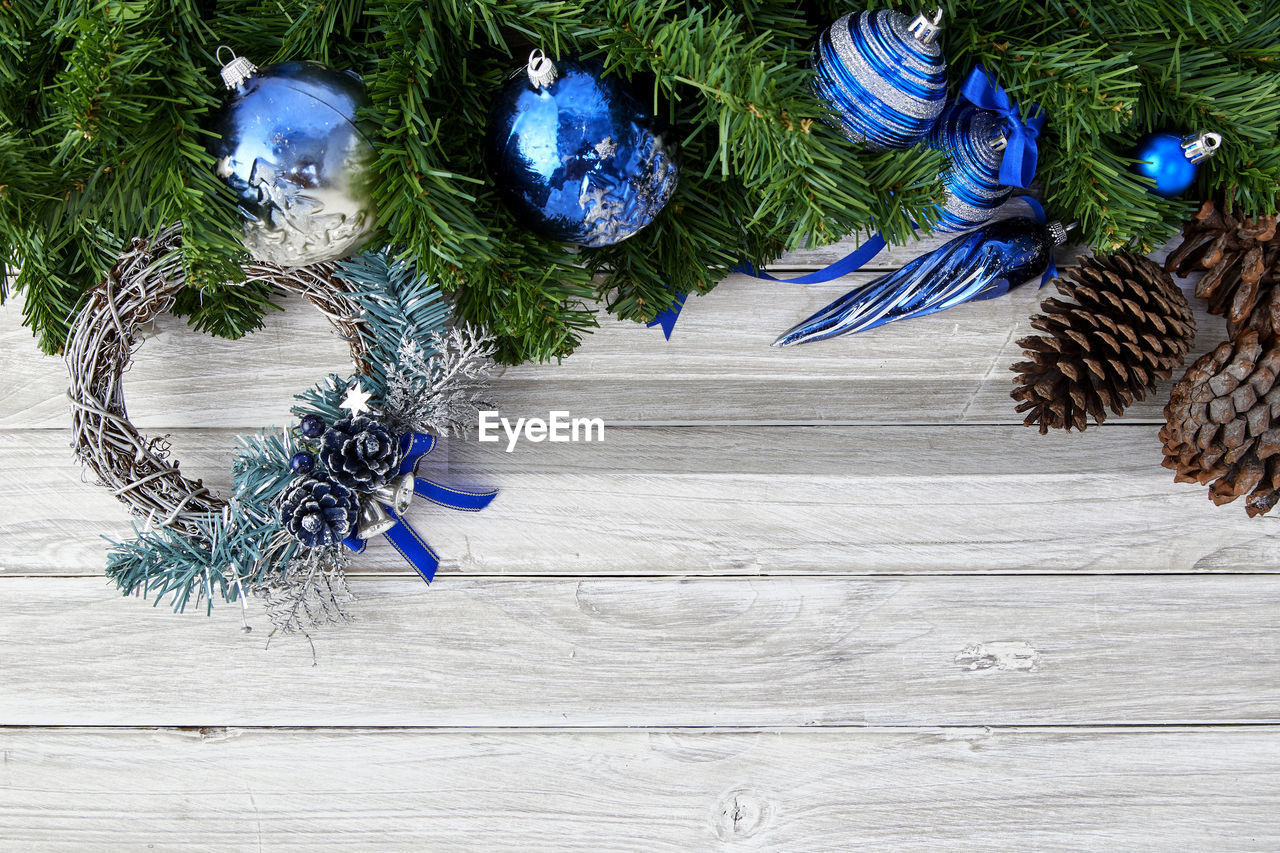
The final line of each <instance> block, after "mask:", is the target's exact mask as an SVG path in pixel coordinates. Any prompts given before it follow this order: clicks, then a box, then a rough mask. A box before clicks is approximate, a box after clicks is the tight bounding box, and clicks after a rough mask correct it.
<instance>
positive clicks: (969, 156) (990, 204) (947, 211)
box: [929, 102, 1013, 231]
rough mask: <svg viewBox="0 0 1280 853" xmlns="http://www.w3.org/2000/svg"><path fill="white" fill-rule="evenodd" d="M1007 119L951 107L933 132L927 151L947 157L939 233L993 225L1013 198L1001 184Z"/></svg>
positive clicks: (970, 107) (969, 106)
mask: <svg viewBox="0 0 1280 853" xmlns="http://www.w3.org/2000/svg"><path fill="white" fill-rule="evenodd" d="M1003 131H1004V119H1002V118H1001V117H1000V116H999V115H997V114H996V113H994V112H992V111H990V110H984V109H982V108H980V107H975V106H973V105H972V104H964V103H958V102H953V103H951V104H949V105H948V106H947V108H946V109H945V110H943V111H942V115H941V116H939V117H938V123H937V124H935V125H934V126H933V130H932V131H930V132H929V146H930V147H932V148H938V149H941V150H943V151H947V152H949V154H948V157H949V163H948V168H947V171H946V172H944V173H943V175H942V185H943V186H944V187H945V188H946V190H947V200H946V201H945V202H943V204H941V205H940V206H939V208H938V230H939V231H967V230H969V229H970V228H976V227H978V226H979V225H981V224H982V223H984V222H986V221H987V220H989V219H990V218H991V216H992V214H994V213H995V212H996V208H998V207H1000V206H1001V205H1002V204H1004V203H1005V202H1006V201H1008V200H1009V196H1010V195H1012V194H1013V188H1012V187H1006V186H1004V185H1002V184H1001V183H1000V164H1001V163H1002V162H1004V153H1003V151H1004V145H1005V142H1006V141H1007V140H1006V139H1005V135H1004V132H1003Z"/></svg>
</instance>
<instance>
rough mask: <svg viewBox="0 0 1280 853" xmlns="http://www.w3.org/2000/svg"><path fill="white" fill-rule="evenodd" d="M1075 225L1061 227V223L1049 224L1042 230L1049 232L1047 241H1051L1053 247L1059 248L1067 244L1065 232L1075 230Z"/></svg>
mask: <svg viewBox="0 0 1280 853" xmlns="http://www.w3.org/2000/svg"><path fill="white" fill-rule="evenodd" d="M1075 227H1076V224H1075V223H1074V222H1072V223H1071V224H1070V225H1063V224H1062V223H1061V222H1056V221H1055V222H1050V223H1049V224H1048V225H1046V226H1045V227H1044V228H1045V230H1046V231H1048V232H1049V239H1050V240H1052V241H1053V245H1055V246H1061V245H1062V244H1063V243H1065V242H1067V232H1068V231H1070V230H1071V229H1072V228H1075Z"/></svg>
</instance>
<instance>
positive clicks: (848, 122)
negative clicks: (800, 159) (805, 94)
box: [814, 9, 947, 150]
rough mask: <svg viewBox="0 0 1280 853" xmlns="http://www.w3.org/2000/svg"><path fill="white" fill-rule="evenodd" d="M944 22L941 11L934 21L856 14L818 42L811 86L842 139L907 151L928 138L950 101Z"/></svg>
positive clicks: (878, 13) (885, 12)
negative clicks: (940, 41)
mask: <svg viewBox="0 0 1280 853" xmlns="http://www.w3.org/2000/svg"><path fill="white" fill-rule="evenodd" d="M941 20H942V13H941V12H940V11H939V12H938V13H937V14H935V15H934V18H933V20H930V19H928V18H926V17H925V16H923V15H918V16H917V17H916V18H915V19H914V20H912V19H911V18H908V17H907V16H906V15H904V14H902V13H901V12H893V11H890V10H887V9H879V10H876V11H871V12H853V13H850V14H848V15H845V16H844V17H842V18H840V19H839V20H837V21H836V22H835V23H834V24H832V25H831V26H830V27H829V28H827V30H826V31H825V32H823V33H822V35H821V36H819V38H818V44H817V47H816V48H815V49H814V70H815V71H816V72H817V76H816V78H815V80H814V87H815V89H816V91H817V93H818V96H819V97H821V98H822V99H823V100H824V101H826V102H827V104H828V105H829V106H830V107H831V108H832V109H833V110H834V111H835V113H836V115H837V116H838V118H839V129H840V131H841V132H843V133H844V135H845V136H847V137H849V138H850V139H851V140H853V141H854V142H856V143H859V144H865V145H866V146H867V147H868V148H871V149H873V150H885V149H891V148H910V147H911V146H913V145H915V144H916V143H917V142H919V141H920V140H921V139H923V138H924V137H925V135H926V134H927V133H928V132H929V130H930V128H932V127H933V124H934V122H935V121H937V118H938V115H939V114H940V113H941V112H942V108H943V106H944V105H945V104H946V101H947V78H946V73H947V64H946V60H944V59H943V57H942V48H941V46H940V45H939V44H938V41H937V38H938V32H939V29H940V28H939V22H940V21H941Z"/></svg>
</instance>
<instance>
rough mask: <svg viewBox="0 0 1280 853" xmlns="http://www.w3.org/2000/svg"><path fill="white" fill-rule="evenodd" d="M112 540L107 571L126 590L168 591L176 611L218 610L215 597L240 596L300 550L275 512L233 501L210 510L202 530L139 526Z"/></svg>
mask: <svg viewBox="0 0 1280 853" xmlns="http://www.w3.org/2000/svg"><path fill="white" fill-rule="evenodd" d="M134 534H135V535H134V538H133V539H130V540H128V541H126V542H111V545H112V548H111V550H110V552H109V553H108V554H107V577H109V578H111V579H112V580H113V581H115V583H116V585H117V586H118V587H119V588H120V590H121V591H122V592H124V593H125V594H126V595H138V596H141V597H143V598H147V597H153V598H154V603H155V604H157V605H158V604H159V603H160V602H161V601H163V600H164V599H165V598H166V597H167V598H168V599H169V600H170V603H171V604H172V606H173V609H174V610H175V611H178V612H181V611H183V610H185V609H186V607H187V605H188V604H190V603H192V602H193V601H194V603H196V604H200V603H201V602H203V603H204V606H205V610H206V612H211V611H212V610H213V603H214V599H215V597H216V598H220V599H222V600H224V601H236V600H238V599H239V598H240V597H241V596H243V595H244V594H245V593H246V592H247V591H248V590H250V589H252V588H254V587H257V586H260V585H262V584H264V583H266V582H267V581H268V580H269V579H270V578H272V577H275V576H276V575H278V574H279V573H281V572H283V571H284V570H285V568H286V567H287V566H288V563H289V561H290V560H291V559H292V558H293V557H294V555H295V554H296V553H297V551H298V545H297V542H296V541H295V540H294V539H293V538H292V537H290V536H289V535H288V534H287V533H285V532H284V531H283V528H282V527H281V525H280V521H279V519H278V518H277V517H276V515H275V513H274V512H270V511H268V510H265V509H253V508H251V507H249V506H246V505H244V504H239V503H235V502H233V503H232V504H231V506H229V507H228V508H227V510H226V511H224V512H223V513H221V514H218V515H213V516H210V517H209V519H208V520H207V523H206V532H205V534H204V535H202V536H198V537H196V536H188V535H184V534H182V533H180V532H176V531H174V530H172V529H170V528H166V527H161V528H157V529H154V530H152V529H145V528H144V529H139V528H138V527H137V526H136V525H135V527H134Z"/></svg>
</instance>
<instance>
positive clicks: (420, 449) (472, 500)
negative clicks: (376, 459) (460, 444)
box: [342, 432, 498, 583]
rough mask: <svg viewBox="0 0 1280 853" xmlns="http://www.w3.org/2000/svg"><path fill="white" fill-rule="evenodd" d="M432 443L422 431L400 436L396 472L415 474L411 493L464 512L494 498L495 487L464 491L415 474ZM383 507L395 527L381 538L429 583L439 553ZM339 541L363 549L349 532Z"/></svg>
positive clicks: (391, 511)
mask: <svg viewBox="0 0 1280 853" xmlns="http://www.w3.org/2000/svg"><path fill="white" fill-rule="evenodd" d="M435 446H436V439H435V436H431V435H426V434H425V433H421V432H411V433H406V434H404V435H402V436H400V453H401V459H400V470H399V472H398V473H399V474H401V475H403V474H413V475H414V480H413V493H414V494H415V495H418V496H420V497H423V498H426V499H427V500H429V501H431V502H432V503H434V504H439V505H440V506H443V507H448V508H449V509H457V510H462V511H463V512H479V511H480V510H482V509H484V508H485V507H487V506H488V505H489V504H490V503H492V502H493V499H494V497H495V496H496V495H497V494H498V490H497V489H493V490H491V491H487V492H467V491H462V490H460V489H451V488H449V487H448V486H442V485H440V484H439V483H436V482H433V481H431V480H426V479H420V478H419V477H418V476H417V473H418V465H419V464H421V462H422V458H423V457H424V456H426V455H427V454H429V453H430V452H431V451H432V450H434V449H435ZM382 507H383V509H385V510H386V511H387V514H388V515H390V516H391V517H392V518H394V519H395V520H396V525H395V527H392V528H391V529H390V530H388V531H387V532H386V533H384V534H382V535H383V538H385V539H386V540H387V541H388V542H390V543H391V546H392V547H393V548H395V549H396V550H397V551H399V552H400V556H402V557H404V558H405V560H407V561H408V562H409V564H410V565H411V566H413V567H414V569H416V570H417V572H418V574H420V575H422V579H423V580H424V581H426V582H427V583H431V580H432V579H433V578H434V577H435V576H436V569H437V568H439V566H440V557H439V556H438V555H437V554H436V552H435V551H433V550H432V549H431V546H430V545H428V544H427V541H426V540H425V539H423V538H422V537H421V536H420V535H418V531H416V530H414V529H413V527H412V526H411V525H410V524H409V522H407V521H405V519H404V516H402V515H400V514H399V513H398V512H396V511H395V509H394V508H392V507H390V506H388V505H386V504H383V505H382ZM342 544H343V545H346V546H347V547H348V548H350V549H351V550H352V551H355V552H356V553H357V554H361V553H363V552H364V549H365V545H366V540H364V539H361V538H360V537H359V536H348V537H347V538H346V539H344V540H342Z"/></svg>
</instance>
